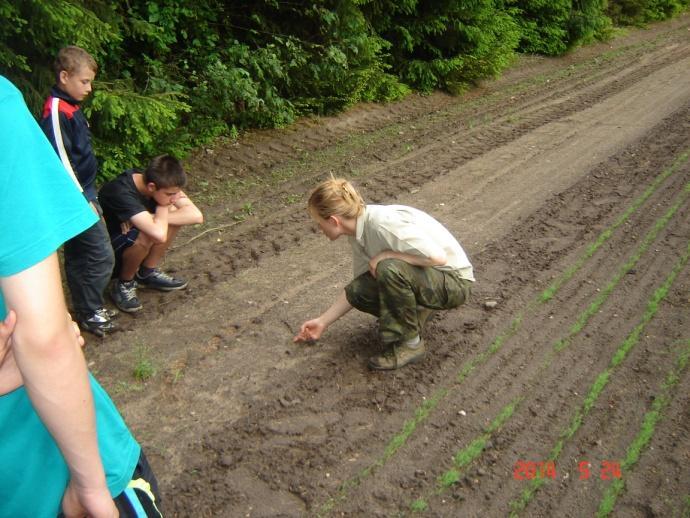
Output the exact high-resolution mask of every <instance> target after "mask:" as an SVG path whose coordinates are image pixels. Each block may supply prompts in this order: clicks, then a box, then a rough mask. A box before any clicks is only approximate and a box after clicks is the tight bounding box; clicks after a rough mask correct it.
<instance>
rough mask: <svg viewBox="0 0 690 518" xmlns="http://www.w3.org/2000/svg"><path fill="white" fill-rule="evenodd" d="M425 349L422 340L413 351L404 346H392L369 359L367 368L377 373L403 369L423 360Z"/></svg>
mask: <svg viewBox="0 0 690 518" xmlns="http://www.w3.org/2000/svg"><path fill="white" fill-rule="evenodd" d="M425 355H426V348H425V347H424V340H420V341H419V344H418V345H417V347H415V348H414V349H413V348H412V347H410V346H409V345H405V344H393V345H391V346H390V349H388V350H387V351H386V352H385V353H383V354H382V355H381V356H372V357H371V358H369V368H370V369H373V370H379V371H389V370H394V369H399V368H400V367H404V366H405V365H407V364H408V363H417V362H420V361H422V360H423V359H424V356H425Z"/></svg>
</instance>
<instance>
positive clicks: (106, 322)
mask: <svg viewBox="0 0 690 518" xmlns="http://www.w3.org/2000/svg"><path fill="white" fill-rule="evenodd" d="M79 327H81V328H82V329H83V330H84V331H88V332H89V333H91V334H94V335H96V336H98V337H100V338H103V337H104V336H105V335H106V334H107V333H112V332H113V331H115V330H116V329H117V326H116V325H115V323H114V322H113V321H112V320H110V318H109V317H108V314H107V313H106V312H105V309H104V308H100V309H97V310H96V311H94V312H93V314H92V315H90V316H87V318H82V319H81V320H80V321H79Z"/></svg>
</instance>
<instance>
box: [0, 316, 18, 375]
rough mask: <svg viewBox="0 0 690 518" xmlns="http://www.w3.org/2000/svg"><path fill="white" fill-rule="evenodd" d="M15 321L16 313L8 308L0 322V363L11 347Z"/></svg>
mask: <svg viewBox="0 0 690 518" xmlns="http://www.w3.org/2000/svg"><path fill="white" fill-rule="evenodd" d="M16 323H17V314H16V313H15V312H14V311H13V310H11V309H10V311H9V313H7V316H6V317H5V320H4V321H3V322H0V364H2V362H3V361H4V360H5V356H7V353H8V352H9V351H10V348H11V347H12V333H13V332H14V326H15V324H16Z"/></svg>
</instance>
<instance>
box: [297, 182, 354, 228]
mask: <svg viewBox="0 0 690 518" xmlns="http://www.w3.org/2000/svg"><path fill="white" fill-rule="evenodd" d="M364 205H365V204H364V200H363V199H362V197H361V196H360V195H359V193H358V192H357V191H356V190H355V188H354V187H353V186H352V184H351V183H350V182H348V181H347V180H345V179H344V178H333V177H331V178H329V179H328V180H325V181H323V182H321V183H320V184H319V185H317V186H316V188H315V189H314V190H313V191H312V192H311V195H310V196H309V202H308V204H307V207H308V208H309V211H310V212H313V213H314V214H317V215H318V216H320V217H321V218H323V219H328V218H329V217H331V216H342V217H344V218H357V217H358V216H360V215H361V214H362V212H364Z"/></svg>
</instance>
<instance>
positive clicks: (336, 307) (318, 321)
mask: <svg viewBox="0 0 690 518" xmlns="http://www.w3.org/2000/svg"><path fill="white" fill-rule="evenodd" d="M351 309H352V306H351V305H350V303H349V302H348V301H347V296H346V295H345V290H343V291H341V292H340V294H339V295H338V298H336V299H335V302H333V304H331V307H329V308H328V309H327V310H326V311H325V312H323V313H322V314H321V315H320V316H318V317H317V318H315V319H313V320H307V321H306V322H305V323H304V324H302V326H301V327H300V330H299V333H297V335H296V336H295V337H294V338H293V342H302V341H308V340H318V339H319V338H320V337H321V335H322V334H323V332H324V331H325V330H326V329H327V328H328V326H330V325H331V324H332V323H333V322H335V321H336V320H338V319H339V318H340V317H342V316H343V315H345V313H347V312H348V311H350V310H351Z"/></svg>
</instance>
